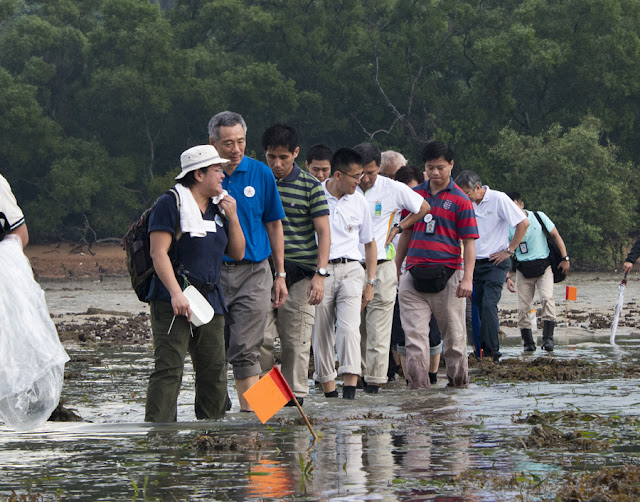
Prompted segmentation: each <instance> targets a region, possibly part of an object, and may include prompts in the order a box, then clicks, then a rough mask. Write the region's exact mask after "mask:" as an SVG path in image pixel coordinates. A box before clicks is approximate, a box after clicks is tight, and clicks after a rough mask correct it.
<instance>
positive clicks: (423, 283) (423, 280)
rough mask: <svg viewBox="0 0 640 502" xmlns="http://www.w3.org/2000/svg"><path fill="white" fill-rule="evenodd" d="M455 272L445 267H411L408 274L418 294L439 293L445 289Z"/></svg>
mask: <svg viewBox="0 0 640 502" xmlns="http://www.w3.org/2000/svg"><path fill="white" fill-rule="evenodd" d="M454 272H455V270H454V269H452V268H449V267H447V266H445V265H436V266H435V267H418V266H415V267H411V268H410V269H409V273H410V274H411V277H412V278H413V287H414V288H415V289H416V291H419V292H420V293H440V291H442V290H444V288H446V287H447V282H449V279H451V276H452V275H453V273H454Z"/></svg>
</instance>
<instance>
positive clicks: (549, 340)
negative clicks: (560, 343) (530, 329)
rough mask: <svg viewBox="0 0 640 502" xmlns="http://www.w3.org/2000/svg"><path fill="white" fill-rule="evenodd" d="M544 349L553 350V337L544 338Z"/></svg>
mask: <svg viewBox="0 0 640 502" xmlns="http://www.w3.org/2000/svg"><path fill="white" fill-rule="evenodd" d="M542 350H546V351H547V352H553V338H544V339H543V340H542Z"/></svg>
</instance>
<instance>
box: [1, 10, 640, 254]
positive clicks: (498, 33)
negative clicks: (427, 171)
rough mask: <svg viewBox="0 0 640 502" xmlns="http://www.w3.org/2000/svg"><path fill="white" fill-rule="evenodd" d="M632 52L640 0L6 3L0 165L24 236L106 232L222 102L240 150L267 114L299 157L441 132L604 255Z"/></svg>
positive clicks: (629, 151)
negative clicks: (296, 146) (285, 128)
mask: <svg viewBox="0 0 640 502" xmlns="http://www.w3.org/2000/svg"><path fill="white" fill-rule="evenodd" d="M638 60H640V0H567V1H565V2H551V1H550V0H529V1H527V2H519V1H515V0H496V1H490V2H480V1H478V0H456V1H452V2H442V1H438V0H425V1H415V0H322V1H319V0H290V1H287V2H285V1H281V0H266V1H261V2H256V1H254V0H175V1H161V2H158V1H156V2H152V1H149V0H48V1H46V2H45V1H38V0H28V1H18V0H0V171H1V172H2V173H3V174H4V175H5V176H6V177H7V178H8V179H9V181H10V182H11V183H12V186H13V187H14V189H15V191H16V195H18V198H19V201H20V203H21V204H22V205H23V207H24V208H26V209H25V211H26V213H27V218H28V220H29V228H30V231H31V238H32V240H33V241H34V242H37V241H38V240H47V239H58V238H66V239H77V238H97V239H100V238H107V237H116V236H120V235H121V234H122V233H124V231H125V230H126V228H128V225H129V223H130V221H131V220H132V219H133V218H135V217H136V216H137V215H138V214H139V213H140V212H141V211H142V210H143V209H144V208H146V207H147V206H148V205H149V204H150V203H151V202H152V201H153V200H154V198H155V197H157V195H159V194H160V193H162V192H164V191H166V189H167V188H169V186H170V185H172V184H173V177H174V176H175V174H176V173H177V172H178V166H179V160H178V159H179V155H180V153H181V151H183V150H184V149H186V148H188V147H190V146H193V145H195V144H199V143H205V142H206V141H207V131H206V126H207V122H208V120H209V119H210V117H211V116H212V115H213V114H215V113H217V112H219V111H222V110H234V111H237V112H239V113H241V114H242V115H243V116H244V117H245V119H246V121H247V123H248V128H249V129H248V138H247V139H248V148H247V151H248V153H249V154H253V155H255V154H256V152H260V146H259V145H260V136H261V134H262V131H263V130H264V129H265V128H266V127H268V126H269V125H270V124H272V123H273V122H276V121H279V122H287V123H290V124H291V125H293V126H294V127H295V128H296V129H297V131H298V133H299V136H300V141H301V149H302V155H303V156H304V153H305V150H306V148H308V147H309V146H310V145H311V144H313V143H317V142H325V143H328V144H330V145H332V146H334V147H340V146H345V145H346V146H350V145H355V144H357V143H360V142H362V141H371V142H373V143H375V144H376V145H378V146H379V147H380V148H382V149H389V148H393V149H397V150H400V151H402V152H403V153H404V155H405V156H406V157H407V158H408V159H409V161H410V162H411V163H413V164H418V165H419V158H420V152H421V150H422V148H423V147H424V145H425V143H426V142H428V141H431V140H433V139H440V140H443V141H447V142H448V143H450V144H451V145H452V146H453V147H454V149H455V152H456V169H458V168H467V169H473V170H475V171H478V172H480V173H481V174H482V175H483V176H484V177H485V178H486V179H487V181H488V182H489V183H491V184H494V185H496V187H497V188H504V189H516V188H518V189H519V190H520V191H521V192H524V193H526V195H527V200H528V204H529V206H530V207H535V208H540V209H541V210H544V211H545V212H548V213H549V214H550V216H551V217H552V218H553V219H554V220H555V221H556V223H558V227H559V229H560V230H561V233H562V235H563V236H564V237H565V239H566V240H567V241H568V242H567V246H568V248H569V249H570V250H571V252H572V255H574V256H576V257H579V258H580V259H581V260H582V263H583V264H585V265H589V264H592V263H611V262H612V260H614V261H615V260H620V258H621V253H622V248H623V246H625V245H627V244H628V241H629V233H630V232H631V231H633V230H635V229H634V228H632V227H631V223H630V222H631V221H633V220H634V219H637V216H638V213H637V207H636V205H635V203H634V202H633V200H632V199H631V197H630V195H628V194H631V193H635V190H633V189H637V188H639V187H638V186H637V185H638V183H637V182H636V181H635V177H633V176H632V175H631V172H632V169H633V168H634V166H636V165H638V163H639V162H640V127H638V120H639V119H638V117H640V79H638V78H637V61H638ZM257 156H258V157H260V154H259V153H258V155H257ZM534 158H535V159H536V160H535V161H534V160H533V159H534ZM549 166H554V168H553V169H552V168H551V167H549ZM548 180H551V181H549V182H548ZM622 180H624V181H622ZM516 185H517V186H516ZM623 186H626V187H627V190H626V192H625V191H622V187H623ZM630 188H632V189H630ZM527 190H529V191H530V192H529V193H527ZM592 197H596V198H597V199H596V200H597V201H598V204H594V203H593V200H592V199H591V198H592Z"/></svg>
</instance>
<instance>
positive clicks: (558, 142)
mask: <svg viewBox="0 0 640 502" xmlns="http://www.w3.org/2000/svg"><path fill="white" fill-rule="evenodd" d="M600 134H601V124H600V121H598V120H597V119H595V118H593V117H586V118H585V119H584V120H583V121H581V123H580V125H578V126H576V127H573V128H569V129H568V130H566V131H565V130H564V129H563V128H562V127H561V126H560V125H554V126H552V127H551V128H550V129H549V131H548V132H546V133H543V134H540V135H537V136H525V135H522V134H518V133H516V132H515V131H513V130H511V129H508V128H506V129H504V130H503V131H502V132H501V134H500V138H499V141H498V144H497V145H496V146H495V147H494V148H493V149H492V154H493V156H494V158H495V164H497V165H499V166H502V167H503V172H504V173H506V174H505V175H503V176H502V178H503V179H502V180H500V181H501V182H502V183H500V185H501V186H500V188H503V189H505V190H515V191H518V192H520V194H521V195H522V197H523V200H524V201H525V207H526V208H527V209H532V210H540V211H544V212H545V213H546V214H547V215H548V216H549V217H550V218H551V219H552V220H553V221H554V223H555V224H556V225H557V228H558V231H559V232H560V234H561V235H562V237H563V239H564V241H565V243H566V244H567V249H568V251H569V253H570V254H571V256H575V257H576V258H577V259H578V262H579V263H582V264H583V265H584V264H587V265H591V264H595V263H604V264H614V263H615V262H616V261H619V260H620V259H624V256H620V253H619V243H620V242H621V241H624V239H625V237H626V236H627V235H628V233H629V232H630V231H631V230H633V224H632V221H631V219H630V218H629V215H630V214H633V212H634V211H635V209H636V204H637V202H636V199H635V198H634V197H633V192H632V191H631V190H629V182H630V180H631V179H632V178H633V176H634V169H633V166H632V165H631V163H629V162H625V161H621V160H619V158H618V153H617V149H616V148H615V147H613V146H612V145H610V144H606V145H601V144H600V142H599V139H600Z"/></svg>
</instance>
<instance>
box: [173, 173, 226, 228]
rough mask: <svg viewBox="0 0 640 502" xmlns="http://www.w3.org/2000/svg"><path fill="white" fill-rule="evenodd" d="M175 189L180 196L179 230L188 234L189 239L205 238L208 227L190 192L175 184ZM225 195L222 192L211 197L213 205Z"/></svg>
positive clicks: (224, 192) (179, 184)
mask: <svg viewBox="0 0 640 502" xmlns="http://www.w3.org/2000/svg"><path fill="white" fill-rule="evenodd" d="M175 189H176V191H177V192H178V195H179V196H180V229H181V230H182V232H183V233H187V232H189V235H191V237H206V236H207V228H210V227H208V225H207V224H206V223H205V220H204V219H203V218H202V212H201V211H200V207H198V203H197V202H196V199H195V198H194V197H193V194H192V193H191V190H189V189H188V188H187V187H185V186H184V185H182V184H181V183H176V186H175ZM226 194H227V191H226V190H224V191H223V192H222V193H221V194H220V195H218V196H216V197H212V199H211V200H212V201H213V203H214V204H217V203H218V202H220V201H221V200H222V198H223V197H224V196H225V195H226ZM214 230H215V225H214Z"/></svg>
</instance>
